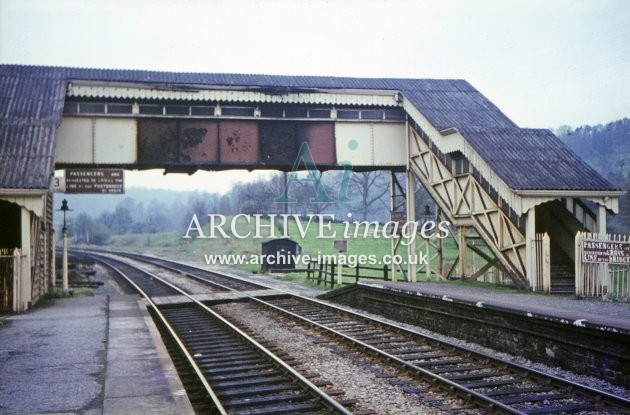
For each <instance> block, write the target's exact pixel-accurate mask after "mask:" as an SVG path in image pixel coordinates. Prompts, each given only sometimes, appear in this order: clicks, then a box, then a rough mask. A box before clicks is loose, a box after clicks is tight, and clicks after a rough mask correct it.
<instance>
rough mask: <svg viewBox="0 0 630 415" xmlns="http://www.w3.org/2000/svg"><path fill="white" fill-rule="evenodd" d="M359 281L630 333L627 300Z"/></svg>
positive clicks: (385, 287) (470, 287)
mask: <svg viewBox="0 0 630 415" xmlns="http://www.w3.org/2000/svg"><path fill="white" fill-rule="evenodd" d="M361 284H363V285H366V286H371V287H378V288H379V289H382V290H385V291H392V292H404V293H409V294H412V295H415V296H427V297H430V298H434V299H437V300H439V301H443V302H446V303H451V302H457V303H460V304H465V305H471V306H474V307H476V308H482V309H483V308H485V309H490V310H501V311H505V312H510V313H515V314H522V315H524V316H527V317H532V318H541V319H546V320H549V321H557V322H559V323H563V324H569V325H574V326H576V327H591V328H597V329H599V330H602V331H609V330H611V331H614V330H618V331H622V332H626V333H628V334H630V303H627V302H626V303H624V302H612V301H603V300H602V299H601V298H599V297H598V298H588V299H577V298H576V297H575V296H571V295H544V294H539V293H530V292H526V291H516V290H509V289H502V288H497V287H494V288H485V287H480V286H469V285H462V284H457V283H455V284H450V283H434V282H416V283H410V282H392V281H379V282H378V283H371V282H367V283H361Z"/></svg>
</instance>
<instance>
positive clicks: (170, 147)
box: [138, 119, 178, 165]
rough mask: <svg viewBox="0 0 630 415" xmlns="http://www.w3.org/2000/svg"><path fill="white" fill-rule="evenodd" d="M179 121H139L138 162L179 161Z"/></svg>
mask: <svg viewBox="0 0 630 415" xmlns="http://www.w3.org/2000/svg"><path fill="white" fill-rule="evenodd" d="M177 136H178V133H177V121H176V120H155V119H146V120H139V121H138V163H139V164H152V165H155V164H160V163H174V162H176V161H177V159H178V157H177Z"/></svg>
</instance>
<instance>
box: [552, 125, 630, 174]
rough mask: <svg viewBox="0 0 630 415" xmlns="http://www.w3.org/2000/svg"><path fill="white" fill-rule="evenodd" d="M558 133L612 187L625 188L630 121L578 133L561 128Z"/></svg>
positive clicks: (629, 160) (629, 171) (580, 129)
mask: <svg viewBox="0 0 630 415" xmlns="http://www.w3.org/2000/svg"><path fill="white" fill-rule="evenodd" d="M555 133H556V134H557V135H558V137H560V139H561V140H562V141H564V142H565V143H566V144H567V145H568V146H569V147H571V149H573V151H575V152H576V153H577V154H579V155H580V156H581V157H582V158H583V159H584V160H586V161H587V162H588V163H589V164H590V165H591V166H593V168H595V170H597V171H599V172H600V173H601V174H602V175H603V176H604V177H606V178H607V179H608V180H610V181H611V182H612V183H613V184H616V185H618V186H622V185H623V184H624V182H625V179H626V178H627V177H628V175H630V119H629V118H624V119H622V120H617V121H613V122H610V123H608V124H606V125H601V124H599V125H584V126H581V127H578V128H576V129H572V128H571V127H560V128H559V129H557V130H556V131H555Z"/></svg>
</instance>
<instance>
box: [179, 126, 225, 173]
mask: <svg viewBox="0 0 630 415" xmlns="http://www.w3.org/2000/svg"><path fill="white" fill-rule="evenodd" d="M218 159H219V124H218V123H217V122H213V121H181V122H180V125H179V160H180V161H181V162H184V163H187V162H194V163H199V162H211V163H216V162H217V160H218Z"/></svg>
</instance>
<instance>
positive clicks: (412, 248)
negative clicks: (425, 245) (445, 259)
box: [392, 170, 428, 282]
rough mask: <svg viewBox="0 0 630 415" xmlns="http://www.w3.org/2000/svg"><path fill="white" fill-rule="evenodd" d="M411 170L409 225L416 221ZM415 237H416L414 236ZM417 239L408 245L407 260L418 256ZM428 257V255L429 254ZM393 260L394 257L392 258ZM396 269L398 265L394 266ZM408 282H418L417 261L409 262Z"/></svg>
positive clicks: (408, 187) (408, 188)
mask: <svg viewBox="0 0 630 415" xmlns="http://www.w3.org/2000/svg"><path fill="white" fill-rule="evenodd" d="M415 180H416V179H415V176H414V174H413V173H412V172H411V170H407V223H409V222H415V220H416V181H415ZM414 236H415V235H414ZM416 254H417V253H416V239H415V238H414V239H413V241H412V242H411V243H409V245H407V258H411V257H412V255H416ZM427 255H428V253H427ZM392 258H393V257H392ZM393 267H394V268H396V265H395V264H394V265H393ZM407 274H408V275H407V280H408V281H411V282H416V279H417V278H416V261H407Z"/></svg>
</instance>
